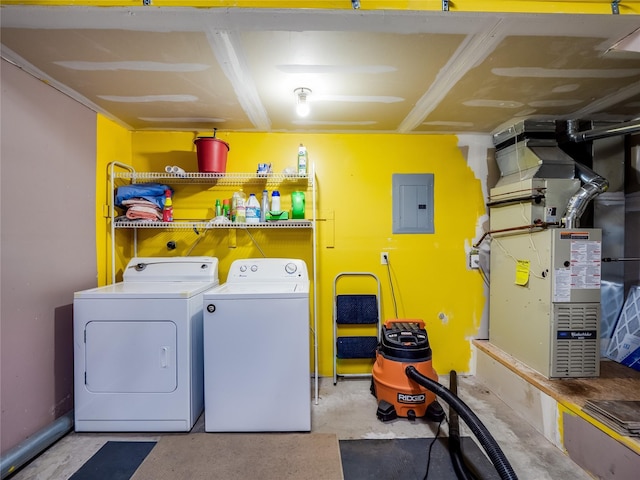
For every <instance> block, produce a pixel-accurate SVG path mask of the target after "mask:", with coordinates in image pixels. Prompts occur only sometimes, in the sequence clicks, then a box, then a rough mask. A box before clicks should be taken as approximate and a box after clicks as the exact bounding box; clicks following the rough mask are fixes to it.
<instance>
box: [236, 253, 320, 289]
mask: <svg viewBox="0 0 640 480" xmlns="http://www.w3.org/2000/svg"><path fill="white" fill-rule="evenodd" d="M308 279H309V274H308V272H307V265H306V264H305V262H304V260H299V259H288V258H252V259H245V260H235V261H234V262H233V263H232V264H231V268H230V269H229V276H228V278H227V283H229V282H232V283H233V282H236V281H238V282H242V281H245V282H246V281H253V282H258V281H273V280H277V281H287V280H290V281H300V280H308Z"/></svg>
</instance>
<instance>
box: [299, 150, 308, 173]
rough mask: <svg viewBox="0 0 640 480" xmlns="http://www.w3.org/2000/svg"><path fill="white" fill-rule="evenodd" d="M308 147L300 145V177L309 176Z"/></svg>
mask: <svg viewBox="0 0 640 480" xmlns="http://www.w3.org/2000/svg"><path fill="white" fill-rule="evenodd" d="M307 159H308V158H307V147H305V146H304V145H302V144H300V146H299V147H298V175H306V174H307Z"/></svg>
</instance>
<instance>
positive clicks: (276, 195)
mask: <svg viewBox="0 0 640 480" xmlns="http://www.w3.org/2000/svg"><path fill="white" fill-rule="evenodd" d="M270 211H271V212H281V210H280V192H279V191H278V190H274V191H273V192H272V193H271V210H270Z"/></svg>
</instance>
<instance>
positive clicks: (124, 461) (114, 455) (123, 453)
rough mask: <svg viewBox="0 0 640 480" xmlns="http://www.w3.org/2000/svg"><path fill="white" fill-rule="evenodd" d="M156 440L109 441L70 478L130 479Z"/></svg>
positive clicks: (80, 479) (97, 479) (87, 479)
mask: <svg viewBox="0 0 640 480" xmlns="http://www.w3.org/2000/svg"><path fill="white" fill-rule="evenodd" d="M155 444H156V442H107V443H105V444H104V445H103V446H102V448H101V449H100V450H98V451H97V452H96V453H95V454H94V455H93V457H91V458H90V459H89V460H87V461H86V463H85V464H84V465H83V466H82V467H80V469H79V470H78V471H77V472H76V473H74V474H73V475H72V476H71V477H70V478H69V480H129V479H130V478H131V477H132V476H133V474H134V473H135V471H136V470H137V469H138V467H139V466H140V464H141V463H142V461H143V460H144V459H145V458H146V456H147V455H148V454H149V452H150V451H151V450H152V449H153V447H154V446H155Z"/></svg>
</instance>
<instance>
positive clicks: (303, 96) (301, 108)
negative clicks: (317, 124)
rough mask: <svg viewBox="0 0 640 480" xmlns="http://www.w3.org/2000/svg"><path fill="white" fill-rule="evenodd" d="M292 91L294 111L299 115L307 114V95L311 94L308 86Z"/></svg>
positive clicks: (304, 115)
mask: <svg viewBox="0 0 640 480" xmlns="http://www.w3.org/2000/svg"><path fill="white" fill-rule="evenodd" d="M293 93H294V94H295V95H296V113H297V114H298V116H300V117H306V116H307V115H309V102H308V98H307V97H308V96H309V95H311V90H310V89H308V88H296V89H295V90H294V91H293Z"/></svg>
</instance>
